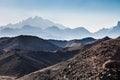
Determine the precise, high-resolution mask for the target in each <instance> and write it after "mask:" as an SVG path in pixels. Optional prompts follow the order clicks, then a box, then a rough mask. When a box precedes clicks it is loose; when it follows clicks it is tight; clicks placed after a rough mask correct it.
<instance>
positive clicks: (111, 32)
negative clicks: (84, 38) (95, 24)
mask: <svg viewBox="0 0 120 80" xmlns="http://www.w3.org/2000/svg"><path fill="white" fill-rule="evenodd" d="M93 36H94V37H96V38H102V37H104V36H109V37H114V38H115V37H118V36H120V21H118V23H117V25H116V26H114V27H112V28H110V29H105V28H104V29H101V30H99V31H98V32H95V33H94V35H93Z"/></svg>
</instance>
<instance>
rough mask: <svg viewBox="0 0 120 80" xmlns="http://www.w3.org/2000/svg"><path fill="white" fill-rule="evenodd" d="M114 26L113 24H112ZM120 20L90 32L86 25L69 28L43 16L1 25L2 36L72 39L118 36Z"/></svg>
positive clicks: (0, 33)
mask: <svg viewBox="0 0 120 80" xmlns="http://www.w3.org/2000/svg"><path fill="white" fill-rule="evenodd" d="M111 27H112V26H111ZM119 30H120V22H119V21H118V24H117V25H116V26H113V27H112V28H110V29H101V30H99V31H97V32H95V33H91V32H89V31H88V30H87V29H85V28H84V27H78V28H74V29H71V28H67V27H65V26H63V25H60V24H56V23H54V22H52V21H49V20H46V19H43V18H41V17H34V18H28V19H26V20H23V21H21V22H19V23H16V24H8V25H6V26H1V27H0V36H1V37H10V36H18V35H34V36H39V37H41V38H44V39H58V40H71V39H82V38H85V37H94V38H103V37H105V36H109V37H118V36H119V34H120V31H119Z"/></svg>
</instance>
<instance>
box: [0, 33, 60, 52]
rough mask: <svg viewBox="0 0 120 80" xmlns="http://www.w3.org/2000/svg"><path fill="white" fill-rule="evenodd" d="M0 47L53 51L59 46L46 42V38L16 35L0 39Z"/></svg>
mask: <svg viewBox="0 0 120 80" xmlns="http://www.w3.org/2000/svg"><path fill="white" fill-rule="evenodd" d="M0 49H2V50H4V51H10V50H14V49H22V50H31V51H55V50H58V49H60V47H58V46H56V45H54V44H52V43H50V42H48V41H47V40H44V39H41V38H38V37H35V36H23V35H21V36H17V37H12V38H5V39H0Z"/></svg>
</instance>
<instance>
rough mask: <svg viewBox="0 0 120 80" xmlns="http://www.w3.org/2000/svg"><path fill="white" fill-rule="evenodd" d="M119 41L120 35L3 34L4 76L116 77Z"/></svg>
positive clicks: (47, 79) (21, 79)
mask: <svg viewBox="0 0 120 80" xmlns="http://www.w3.org/2000/svg"><path fill="white" fill-rule="evenodd" d="M119 43H120V38H119V37H118V38H116V39H112V38H109V37H104V38H102V39H94V38H92V37H88V38H83V39H74V40H70V41H65V40H46V39H42V38H39V37H36V36H29V35H20V36H16V37H3V38H0V50H1V54H0V79H1V80H74V79H75V80H79V79H80V80H88V79H89V80H106V79H107V80H109V77H112V80H115V78H119V76H120V74H117V73H119V72H120V71H119V66H120V65H119V64H120V62H119V60H120V58H119V57H120V55H119V52H120V51H119V48H120V44H119ZM73 44H77V45H73ZM110 61H111V62H110ZM111 64H112V65H115V66H111ZM109 65H110V66H109ZM110 71H112V73H111V72H110ZM109 74H111V75H110V76H109ZM117 80H119V79H117Z"/></svg>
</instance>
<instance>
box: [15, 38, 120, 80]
mask: <svg viewBox="0 0 120 80" xmlns="http://www.w3.org/2000/svg"><path fill="white" fill-rule="evenodd" d="M99 41H101V42H99V43H98V44H96V42H98V41H95V43H94V42H93V43H91V45H92V44H96V45H93V46H91V47H90V48H88V49H86V50H84V51H82V52H79V53H78V54H77V55H75V56H74V57H73V58H70V59H69V60H67V61H64V62H61V63H58V64H56V65H53V66H50V67H47V68H44V69H40V70H38V71H36V72H33V73H30V74H28V75H25V76H23V77H21V78H19V79H17V80H119V79H120V54H119V53H120V50H119V49H120V38H116V39H108V38H107V37H106V38H104V39H101V40H99Z"/></svg>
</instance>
